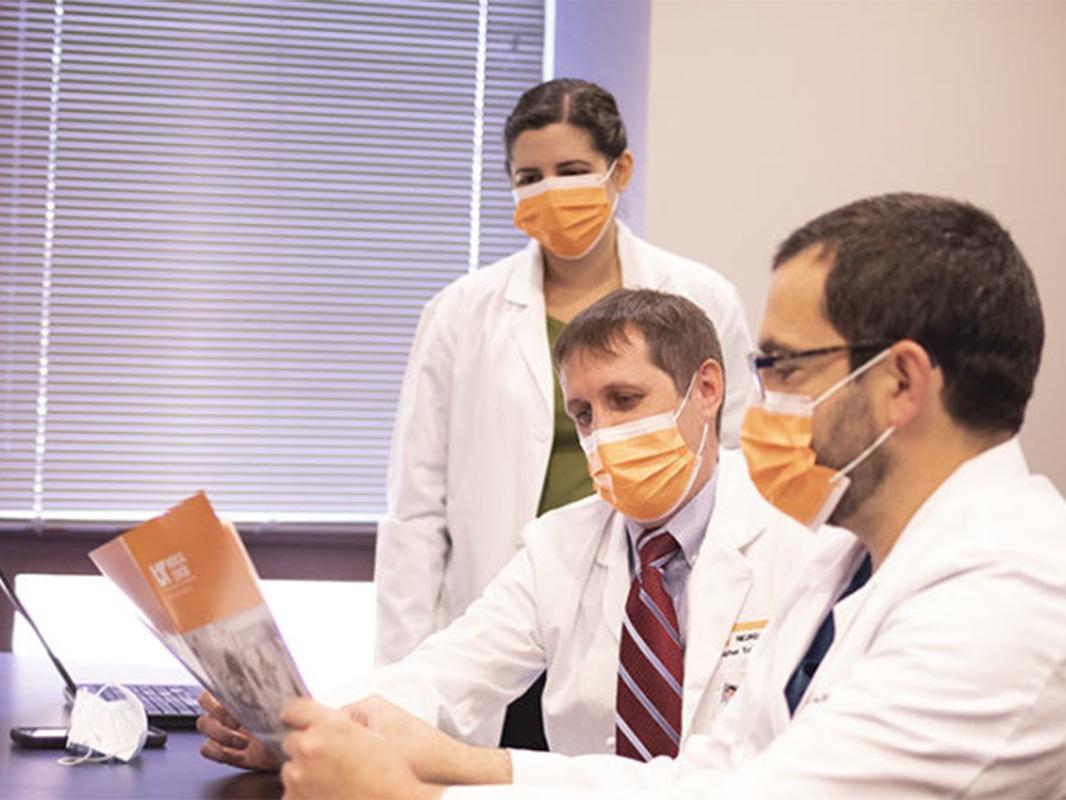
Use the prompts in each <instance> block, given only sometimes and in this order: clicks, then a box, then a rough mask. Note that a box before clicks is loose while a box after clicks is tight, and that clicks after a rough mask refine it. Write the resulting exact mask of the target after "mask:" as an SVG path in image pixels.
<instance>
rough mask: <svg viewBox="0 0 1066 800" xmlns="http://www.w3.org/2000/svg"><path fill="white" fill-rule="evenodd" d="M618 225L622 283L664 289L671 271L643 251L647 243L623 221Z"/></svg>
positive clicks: (632, 286) (629, 285) (636, 286)
mask: <svg viewBox="0 0 1066 800" xmlns="http://www.w3.org/2000/svg"><path fill="white" fill-rule="evenodd" d="M616 224H617V225H618V263H619V266H620V267H621V269H622V285H623V286H625V287H627V288H641V289H662V288H663V286H665V285H666V283H667V281H668V280H669V279H670V272H669V270H667V269H664V268H663V267H662V265H660V264H656V263H655V260H654V259H652V258H649V257H648V256H647V255H646V254H645V253H644V252H642V251H643V250H644V249H645V248H646V247H647V245H646V244H645V243H644V242H642V241H641V240H640V239H638V238H637V237H636V236H634V235H633V232H632V231H630V230H629V228H628V227H626V226H625V225H624V224H623V223H621V222H617V223H616Z"/></svg>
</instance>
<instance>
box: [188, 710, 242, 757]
mask: <svg viewBox="0 0 1066 800" xmlns="http://www.w3.org/2000/svg"><path fill="white" fill-rule="evenodd" d="M196 730H198V731H199V732H200V733H202V734H203V735H204V736H206V737H207V738H209V739H212V740H214V741H215V742H218V743H219V744H220V745H224V746H226V747H232V748H234V749H236V750H243V749H245V748H246V747H248V737H247V736H245V735H244V734H243V733H241V732H240V731H238V730H236V729H234V728H231V727H229V726H228V725H225V724H224V723H223V722H222V721H220V720H219V719H218V718H216V717H214V716H212V715H211V714H201V715H200V716H199V717H197V718H196Z"/></svg>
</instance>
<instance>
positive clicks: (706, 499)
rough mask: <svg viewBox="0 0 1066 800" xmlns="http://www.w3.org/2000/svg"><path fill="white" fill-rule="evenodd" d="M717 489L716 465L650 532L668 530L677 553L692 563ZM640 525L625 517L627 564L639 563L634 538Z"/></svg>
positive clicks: (690, 564) (709, 520) (642, 530)
mask: <svg viewBox="0 0 1066 800" xmlns="http://www.w3.org/2000/svg"><path fill="white" fill-rule="evenodd" d="M717 488H718V466H717V465H715V468H714V472H712V473H711V477H710V479H709V480H708V481H707V483H706V484H705V485H704V487H703V488H702V489H700V490H699V491H698V492H696V494H695V495H693V497H692V498H691V499H690V500H689V501H688V502H687V503H685V505H683V506H681V508H680V509H678V510H677V511H676V512H675V513H674V515H673V516H672V517H670V519H668V520H667V521H666V522H664V523H663V524H662V525H660V526H659V527H658V528H655V529H654V531H653V532H656V531H662V530H668V531H670V535H671V536H673V537H674V538H675V539H677V543H678V544H679V545H681V553H682V555H683V556H684V557H685V561H686V562H688V565H689V566H692V565H693V564H694V563H695V562H696V554H697V553H698V552H699V550H700V545H702V544H703V537H704V536H705V535H706V533H707V526H708V525H710V523H711V514H712V513H713V512H714V502H715V496H716V493H717ZM644 530H645V529H644V528H643V527H642V526H641V525H640V524H639V523H636V522H634V521H633V520H631V519H626V536H627V537H628V538H629V552H630V556H631V558H632V559H635V560H634V561H632V562H631V563H637V564H639V563H640V556H639V554H638V553H637V540H638V539H639V538H640V537H641V536H643V535H644Z"/></svg>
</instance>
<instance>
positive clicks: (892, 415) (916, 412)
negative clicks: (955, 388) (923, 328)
mask: <svg viewBox="0 0 1066 800" xmlns="http://www.w3.org/2000/svg"><path fill="white" fill-rule="evenodd" d="M885 363H886V364H887V369H888V374H889V376H890V378H891V381H892V385H891V396H890V398H889V406H888V421H889V424H891V425H894V426H895V427H897V428H902V427H903V426H904V425H907V424H908V423H910V422H911V421H912V420H914V419H915V418H916V417H918V416H920V415H921V414H922V413H923V412H924V410H925V409H927V408H928V407H929V404H930V403H933V402H936V401H937V397H936V396H934V393H935V394H936V395H939V392H937V391H936V386H937V385H938V384H939V382H938V381H937V380H935V379H934V369H933V363H932V360H931V359H930V358H929V353H928V352H927V351H926V349H925V348H924V347H922V346H921V345H920V344H918V343H917V342H914V341H911V340H910V339H904V340H902V341H899V342H896V344H894V345H892V352H891V354H890V355H889V357H888V358H887V359H886V361H885Z"/></svg>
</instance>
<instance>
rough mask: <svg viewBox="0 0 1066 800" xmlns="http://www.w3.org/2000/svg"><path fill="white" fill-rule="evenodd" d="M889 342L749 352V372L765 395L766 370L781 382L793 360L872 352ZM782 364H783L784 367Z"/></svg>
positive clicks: (887, 344)
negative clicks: (767, 352) (766, 353)
mask: <svg viewBox="0 0 1066 800" xmlns="http://www.w3.org/2000/svg"><path fill="white" fill-rule="evenodd" d="M890 344H892V342H857V343H856V344H840V345H835V346H833V347H816V348H814V349H813V350H798V351H796V352H794V353H774V354H771V355H763V354H762V353H749V354H748V366H750V367H751V374H752V377H754V379H755V385H756V386H757V387H758V389H759V395H760V396H763V397H765V396H766V384H765V381H764V378H763V373H764V372H765V371H766V370H775V372H776V374H775V377H776V379H777V381H778V382H781V381H784V380H785V379H786V378H788V375H789V374H790V372H791V371H786V370H787V365H788V364H789V363H791V362H793V361H799V360H801V359H804V358H814V357H815V356H827V355H830V354H831V353H863V352H867V353H874V352H877V351H880V350H884V349H885V348H886V347H888V346H889V345H890ZM782 365H785V368H784V369H783V368H782Z"/></svg>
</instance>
